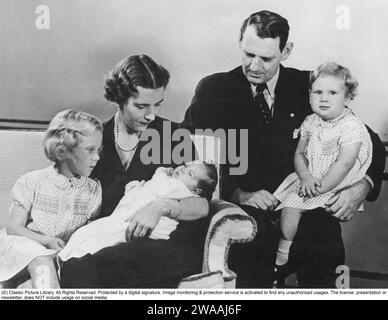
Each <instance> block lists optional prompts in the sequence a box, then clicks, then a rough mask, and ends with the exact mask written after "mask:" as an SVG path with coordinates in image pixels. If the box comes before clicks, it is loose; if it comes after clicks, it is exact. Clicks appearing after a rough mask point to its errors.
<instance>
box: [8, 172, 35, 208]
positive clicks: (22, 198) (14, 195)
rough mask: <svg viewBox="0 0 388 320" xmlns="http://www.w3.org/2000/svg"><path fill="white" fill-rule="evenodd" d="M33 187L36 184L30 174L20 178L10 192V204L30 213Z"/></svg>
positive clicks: (33, 194)
mask: <svg viewBox="0 0 388 320" xmlns="http://www.w3.org/2000/svg"><path fill="white" fill-rule="evenodd" d="M35 186H36V183H35V181H34V178H33V176H32V175H31V174H25V175H23V176H21V177H20V178H19V179H18V180H17V181H16V182H15V185H14V186H13V188H12V190H11V199H12V203H13V204H14V205H15V206H17V207H20V208H22V209H24V210H26V211H27V212H28V213H29V212H31V209H32V204H33V202H34V198H35V192H36V187H35Z"/></svg>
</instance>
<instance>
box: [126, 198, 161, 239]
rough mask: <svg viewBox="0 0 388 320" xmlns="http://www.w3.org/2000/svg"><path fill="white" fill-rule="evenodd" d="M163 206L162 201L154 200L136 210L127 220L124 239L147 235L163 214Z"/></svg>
mask: <svg viewBox="0 0 388 320" xmlns="http://www.w3.org/2000/svg"><path fill="white" fill-rule="evenodd" d="M163 207H164V206H162V203H159V202H157V201H155V202H152V203H150V204H149V205H148V206H145V207H144V208H142V209H140V210H138V211H137V212H136V213H135V214H134V215H133V216H132V217H131V218H129V220H128V221H129V225H128V228H127V230H126V233H125V237H126V239H127V240H130V239H132V238H141V237H145V236H148V235H149V234H150V233H151V232H152V230H153V229H155V227H156V225H157V224H158V223H159V221H160V218H161V217H162V216H163V214H164V211H163Z"/></svg>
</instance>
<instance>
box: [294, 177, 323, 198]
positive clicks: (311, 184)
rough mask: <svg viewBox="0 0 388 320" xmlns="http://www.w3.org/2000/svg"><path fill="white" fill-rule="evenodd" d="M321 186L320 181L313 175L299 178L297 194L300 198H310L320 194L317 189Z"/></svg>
mask: <svg viewBox="0 0 388 320" xmlns="http://www.w3.org/2000/svg"><path fill="white" fill-rule="evenodd" d="M320 186H321V182H320V181H319V180H317V179H315V178H314V177H313V176H309V177H306V178H303V179H301V181H300V184H299V189H298V195H299V196H300V197H301V198H312V197H316V196H318V195H320V193H319V191H318V190H317V188H318V187H320Z"/></svg>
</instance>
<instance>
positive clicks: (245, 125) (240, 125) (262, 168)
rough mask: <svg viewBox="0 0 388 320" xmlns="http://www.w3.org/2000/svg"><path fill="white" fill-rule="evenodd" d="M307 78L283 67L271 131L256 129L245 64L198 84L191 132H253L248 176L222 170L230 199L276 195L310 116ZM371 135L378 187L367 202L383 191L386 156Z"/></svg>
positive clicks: (291, 166)
mask: <svg viewBox="0 0 388 320" xmlns="http://www.w3.org/2000/svg"><path fill="white" fill-rule="evenodd" d="M309 74H310V72H309V71H300V70H297V69H292V68H285V67H283V66H280V73H279V79H278V82H277V85H276V89H275V106H274V114H273V118H272V120H271V123H270V125H269V126H268V127H267V128H263V127H261V126H259V125H258V123H259V114H258V108H257V107H256V106H255V103H254V99H253V96H252V92H251V87H250V84H249V82H248V81H247V79H246V78H245V76H244V74H243V72H242V68H241V66H240V67H237V68H235V69H233V70H231V71H229V72H226V73H216V74H213V75H210V76H208V77H205V78H204V79H202V80H201V81H200V83H199V84H198V86H197V89H196V91H195V96H194V98H193V100H192V103H191V105H190V107H189V108H188V110H187V112H186V115H185V119H184V122H183V126H184V127H187V128H189V129H191V130H194V129H205V128H211V129H212V130H216V129H218V128H223V129H248V130H249V132H248V137H249V138H248V141H249V143H248V155H249V156H248V159H249V162H248V171H247V172H246V174H244V175H240V176H231V175H229V170H228V169H229V167H230V165H229V164H227V165H226V166H224V167H223V170H222V185H221V193H222V197H223V198H224V199H226V200H229V199H230V196H231V194H232V193H233V191H234V190H236V188H241V189H242V190H243V191H257V190H260V189H265V190H268V191H269V192H274V191H275V190H276V188H277V187H278V186H279V184H280V183H281V182H282V181H283V180H284V178H285V177H286V176H287V175H288V174H290V173H291V172H293V171H294V164H293V158H294V152H295V149H296V145H297V142H298V139H297V138H296V136H295V134H294V132H295V130H296V129H298V128H299V127H300V125H301V123H302V122H303V120H304V119H305V117H306V116H307V115H308V114H310V113H311V112H312V111H311V107H310V104H309ZM370 133H371V138H372V142H373V147H374V154H373V162H372V165H371V167H370V169H369V171H368V175H369V176H370V177H371V178H372V180H373V181H374V185H375V186H374V189H373V191H372V192H371V193H370V195H369V200H374V199H375V198H376V197H377V195H378V194H379V192H380V188H381V179H382V171H383V170H384V163H385V154H384V148H383V145H382V143H381V141H380V139H379V137H378V136H377V135H376V134H375V133H373V132H371V131H370ZM232 143H233V142H232ZM237 146H238V147H239V144H237ZM237 150H238V149H237ZM226 152H227V151H226Z"/></svg>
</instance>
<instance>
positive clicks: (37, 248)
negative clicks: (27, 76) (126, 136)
mask: <svg viewBox="0 0 388 320" xmlns="http://www.w3.org/2000/svg"><path fill="white" fill-rule="evenodd" d="M101 143H102V124H101V122H100V120H99V119H97V118H96V117H94V116H92V115H90V114H87V113H84V112H81V111H75V110H65V111H62V112H60V113H58V114H57V115H56V116H55V117H54V118H53V119H52V121H51V122H50V124H49V127H48V129H47V131H46V133H45V136H44V152H45V155H46V156H47V158H48V159H49V160H51V161H53V162H54V165H52V166H49V167H48V168H45V169H42V170H37V171H32V172H29V173H27V174H25V175H23V176H22V177H21V178H19V179H18V180H17V181H16V183H15V185H14V187H13V189H12V192H11V197H12V206H11V209H10V217H9V223H8V225H7V227H6V229H2V230H0V233H1V234H0V282H2V285H3V287H16V286H17V285H18V283H19V282H20V280H21V278H22V279H23V281H24V280H25V278H26V277H27V276H28V274H29V276H30V277H31V280H32V287H33V288H42V287H44V288H59V281H58V278H57V274H56V269H55V265H54V262H53V256H54V255H55V254H56V253H57V252H58V251H59V250H60V249H62V248H63V247H64V246H65V244H66V241H67V240H68V239H69V238H70V236H71V234H72V233H73V232H74V231H75V230H77V229H78V228H79V227H81V226H83V225H84V224H86V223H87V221H88V220H89V219H91V218H93V217H95V216H97V215H98V213H99V210H100V205H101V185H100V183H99V182H98V181H95V180H93V179H90V178H88V176H89V175H90V173H91V172H92V170H93V168H94V166H95V165H96V163H97V161H98V160H99V151H100V148H101Z"/></svg>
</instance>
